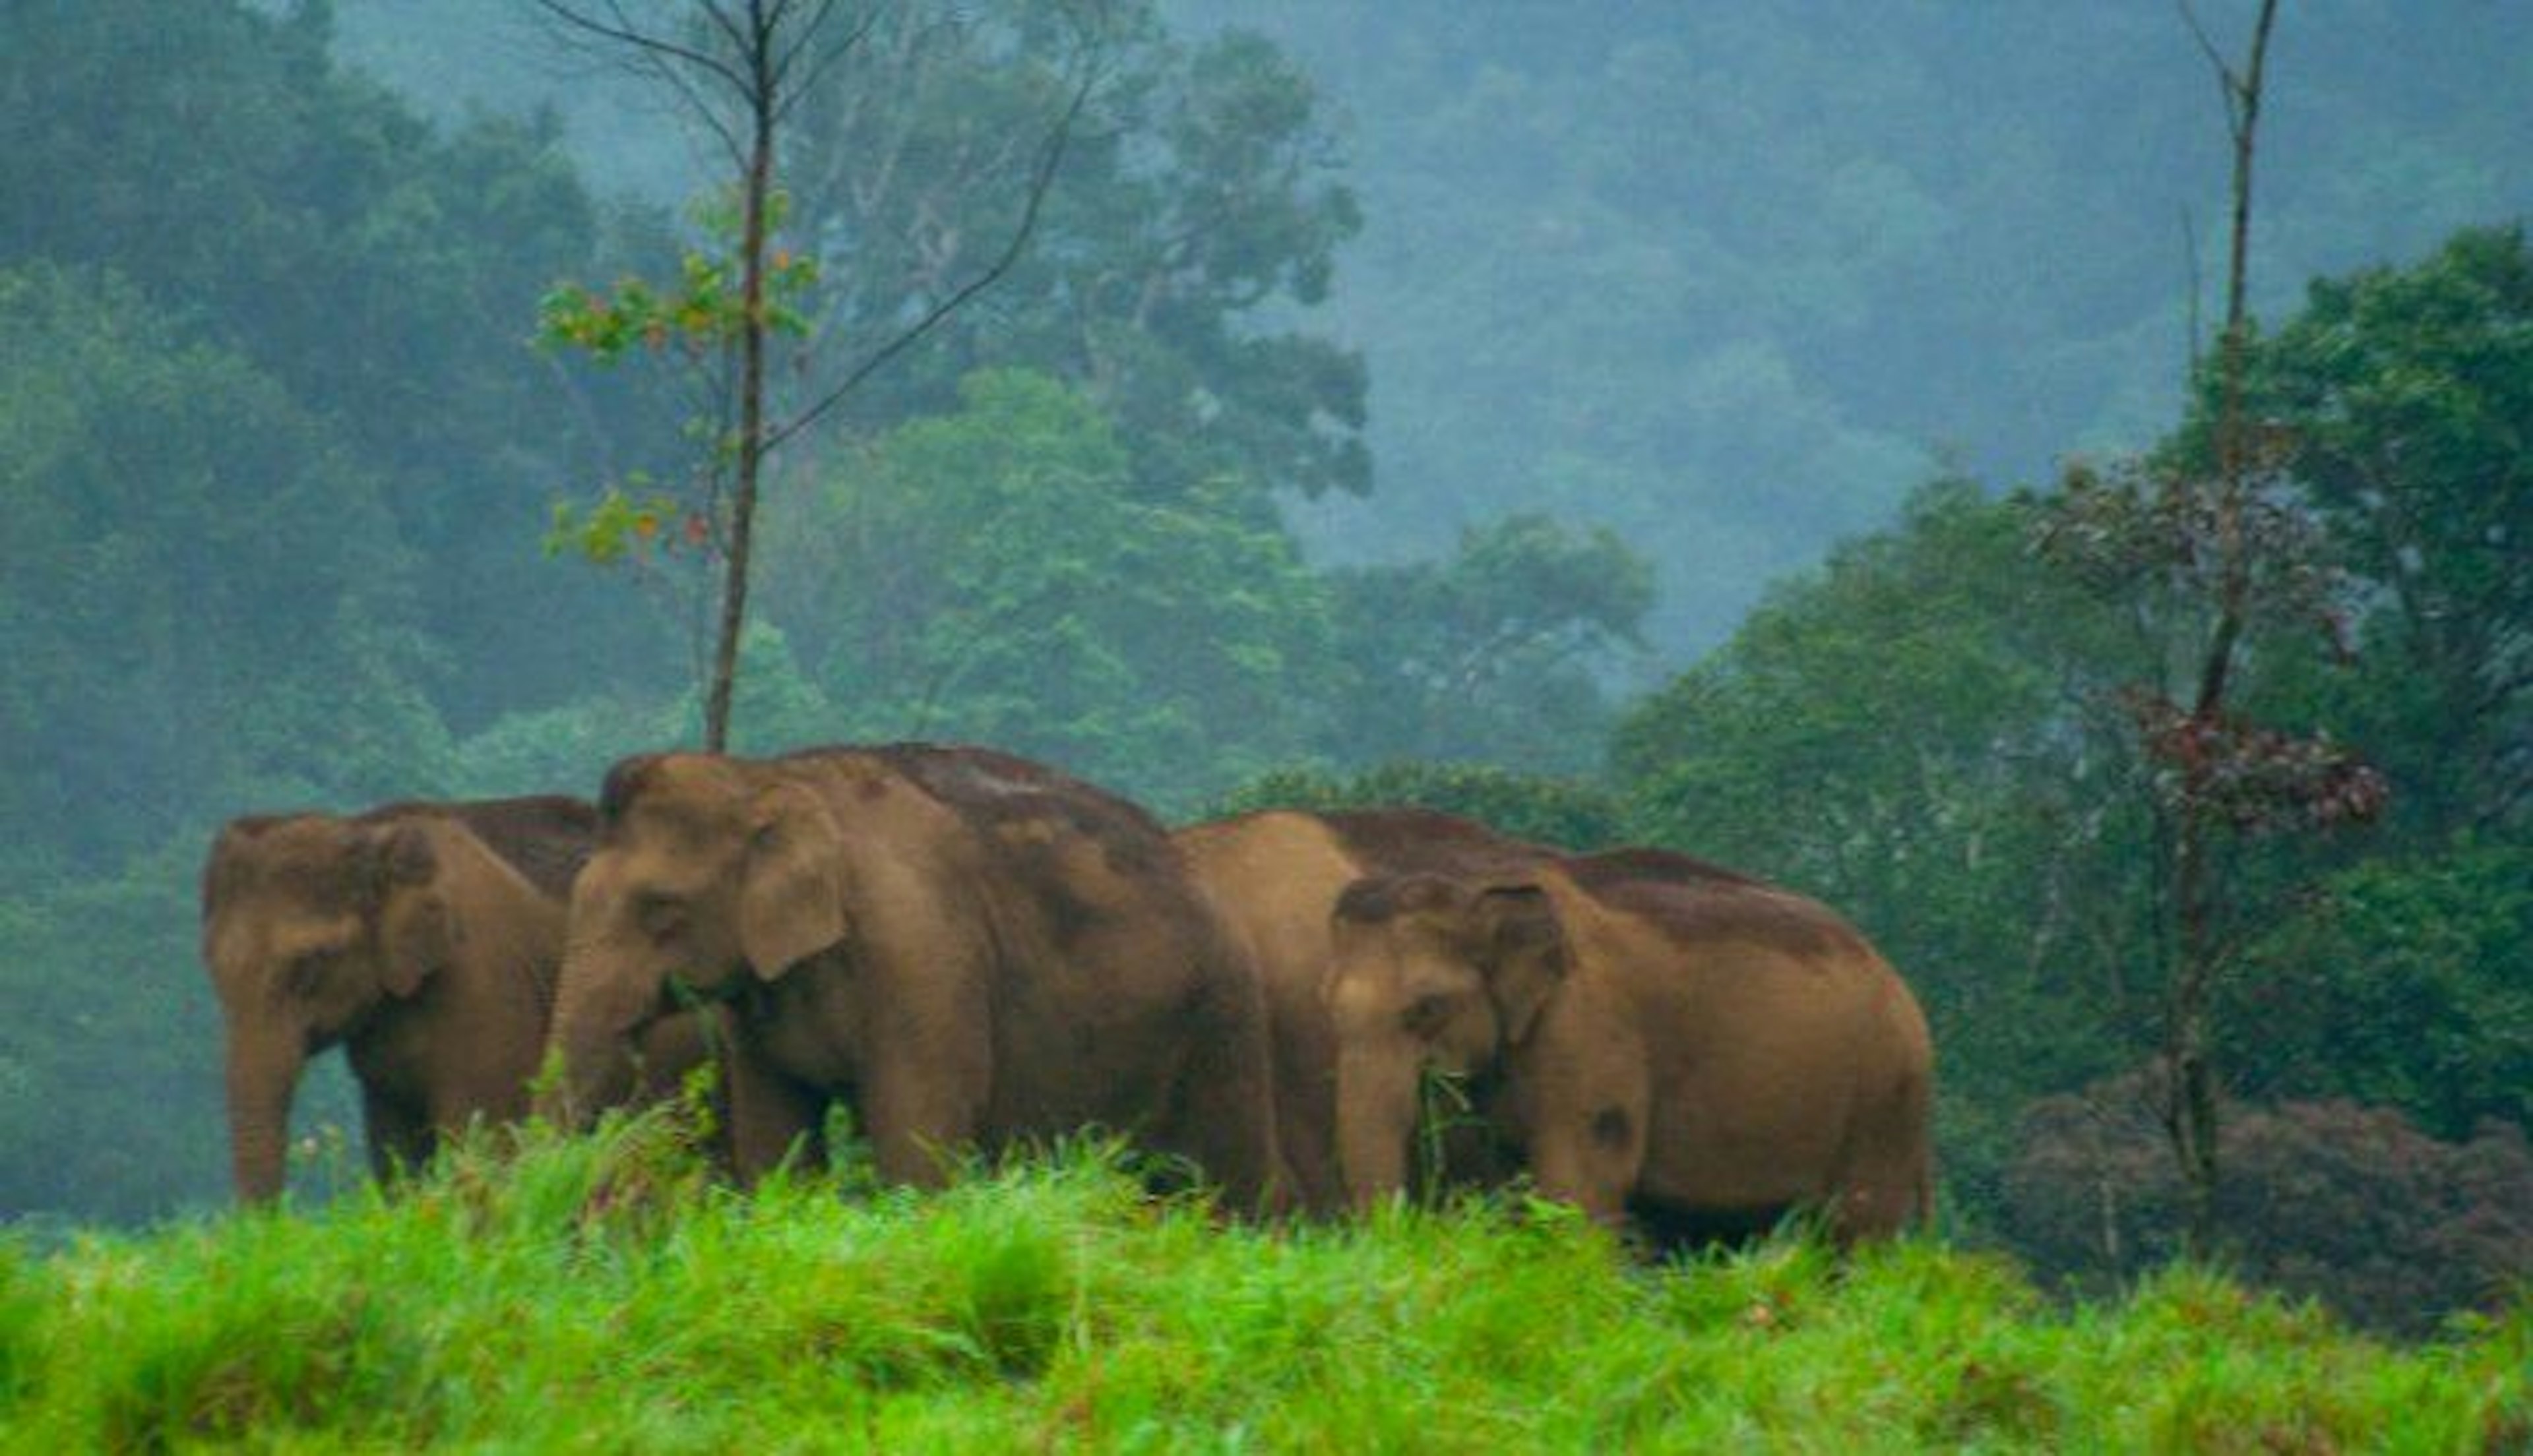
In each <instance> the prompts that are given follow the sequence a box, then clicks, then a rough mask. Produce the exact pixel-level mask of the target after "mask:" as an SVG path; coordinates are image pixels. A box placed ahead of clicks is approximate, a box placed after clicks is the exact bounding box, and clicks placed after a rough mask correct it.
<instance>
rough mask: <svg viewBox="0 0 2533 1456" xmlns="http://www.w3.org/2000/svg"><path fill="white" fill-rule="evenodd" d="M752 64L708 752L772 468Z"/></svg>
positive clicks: (760, 162)
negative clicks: (733, 441) (734, 449)
mask: <svg viewBox="0 0 2533 1456" xmlns="http://www.w3.org/2000/svg"><path fill="white" fill-rule="evenodd" d="M754 50H755V54H754V55H752V56H751V57H750V58H749V59H750V61H751V62H752V64H753V67H754V78H755V81H756V86H755V87H754V94H753V95H752V96H751V97H750V104H751V112H752V115H751V121H752V122H753V127H752V137H751V141H750V144H749V148H748V156H747V184H746V199H745V202H744V204H743V205H744V208H745V214H744V220H743V222H742V224H741V228H740V237H739V268H740V285H739V302H740V310H741V320H740V327H739V371H738V470H737V477H738V478H737V482H736V486H735V488H734V489H733V491H732V493H731V502H730V559H729V560H728V561H727V562H726V563H725V564H724V566H723V574H722V594H721V635H720V638H719V640H718V641H717V642H716V643H715V645H714V650H713V674H712V687H711V690H710V692H709V693H708V694H707V695H706V697H705V700H704V747H705V749H706V750H707V751H709V752H713V753H721V752H724V751H726V750H727V749H728V748H729V746H730V704H731V692H732V688H733V686H734V684H736V681H737V680H738V642H739V635H740V633H741V632H742V630H743V629H744V628H745V627H746V624H747V579H748V572H749V563H750V558H751V556H752V555H753V553H754V550H755V539H756V495H757V483H758V478H759V476H760V475H761V474H762V473H763V470H764V467H765V327H766V320H765V233H766V204H767V201H768V198H767V194H768V193H769V192H771V191H772V188H773V179H774V83H773V78H772V77H771V76H770V75H769V74H768V72H767V67H768V65H769V64H770V62H771V56H770V54H769V47H768V46H767V45H766V44H763V43H760V44H759V45H757V46H756V47H755V48H754Z"/></svg>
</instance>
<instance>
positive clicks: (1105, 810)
mask: <svg viewBox="0 0 2533 1456" xmlns="http://www.w3.org/2000/svg"><path fill="white" fill-rule="evenodd" d="M855 752H856V753H858V754H859V755H861V756H863V757H866V758H868V759H870V760H871V761H873V762H875V763H877V764H879V765H881V766H883V767H884V768H885V769H887V770H888V771H889V772H890V773H893V774H895V775H896V776H898V777H899V778H901V779H904V780H906V781H907V782H908V783H910V784H912V785H913V786H915V787H916V788H918V789H920V790H921V791H922V792H923V793H924V794H925V795H926V796H928V797H930V798H932V799H933V800H935V801H936V802H938V803H940V804H941V805H942V806H943V807H944V808H946V809H948V810H950V812H951V813H953V814H954V815H956V816H958V817H959V818H960V819H961V820H963V821H965V822H966V823H967V824H968V825H969V826H970V827H971V828H972V829H973V830H974V831H976V833H977V834H978V835H979V836H980V838H982V839H983V840H984V841H985V843H986V844H988V845H989V846H992V847H993V848H994V849H997V850H1001V849H1009V848H1015V847H1019V848H1026V847H1028V846H1031V845H1041V844H1068V843H1069V844H1074V845H1077V846H1089V847H1091V848H1094V849H1096V850H1097V851H1098V852H1099V854H1100V855H1101V856H1102V857H1103V858H1104V859H1105V860H1106V861H1107V863H1108V865H1109V866H1110V867H1111V868H1112V869H1113V870H1114V871H1115V872H1116V873H1118V874H1120V875H1140V876H1150V875H1168V874H1171V873H1174V872H1175V870H1176V866H1177V856H1176V855H1175V854H1174V853H1173V852H1172V850H1171V848H1170V843H1169V832H1168V831H1167V830H1165V829H1163V828H1162V827H1161V823H1160V821H1159V820H1157V819H1154V818H1153V817H1152V816H1151V815H1150V814H1149V813H1147V812H1145V811H1144V809H1143V808H1142V807H1141V806H1139V805H1137V804H1135V803H1134V802H1132V801H1131V800H1128V799H1126V798H1124V797H1123V796H1121V795H1118V794H1115V793H1111V792H1110V791H1108V790H1107V789H1105V788H1101V787H1099V786H1097V785H1094V784H1090V783H1089V782H1087V781H1084V780H1081V779H1077V778H1075V777H1073V776H1072V775H1070V774H1067V773H1065V772H1063V771H1062V770H1060V769H1054V768H1050V767H1048V766H1047V765H1045V764H1041V763H1036V762H1033V761H1032V760H1030V759H1026V758H1021V757H1019V756H1018V755H1015V754H1010V753H1004V752H1001V751H1000V750H998V749H992V748H977V747H970V746H965V745H944V744H935V743H889V744H882V745H879V746H875V747H870V748H863V749H858V750H855Z"/></svg>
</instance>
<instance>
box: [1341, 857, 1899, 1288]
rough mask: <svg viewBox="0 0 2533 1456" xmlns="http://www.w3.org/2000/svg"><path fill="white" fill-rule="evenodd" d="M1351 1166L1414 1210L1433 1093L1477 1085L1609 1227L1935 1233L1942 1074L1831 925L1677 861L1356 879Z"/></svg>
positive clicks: (1861, 946)
mask: <svg viewBox="0 0 2533 1456" xmlns="http://www.w3.org/2000/svg"><path fill="white" fill-rule="evenodd" d="M1333 930H1334V938H1335V943H1336V955H1335V968H1334V970H1333V972H1332V974H1331V975H1330V977H1329V980H1328V985H1327V996H1328V1005H1329V1012H1330V1016H1331V1018H1332V1020H1333V1024H1334V1026H1335V1029H1336V1037H1337V1042H1338V1055H1337V1067H1338V1071H1337V1092H1338V1103H1339V1110H1338V1120H1339V1136H1338V1144H1339V1161H1340V1163H1341V1165H1342V1167H1343V1170H1344V1179H1345V1183H1346V1186H1347V1188H1348V1190H1349V1191H1350V1193H1351V1194H1353V1195H1354V1197H1355V1198H1356V1200H1357V1201H1358V1202H1359V1203H1370V1202H1373V1201H1376V1200H1379V1199H1381V1198H1383V1197H1385V1196H1386V1195H1388V1194H1391V1193H1393V1192H1394V1191H1396V1190H1398V1189H1399V1188H1400V1187H1401V1185H1402V1182H1403V1179H1404V1170H1405V1159H1406V1150H1407V1145H1408V1138H1409V1136H1410V1135H1411V1133H1412V1131H1413V1129H1414V1126H1415V1120H1416V1115H1417V1083H1418V1077H1419V1074H1420V1073H1421V1071H1423V1070H1424V1069H1426V1068H1429V1067H1430V1068H1434V1069H1437V1070H1440V1071H1443V1072H1446V1073H1453V1074H1459V1075H1464V1076H1468V1077H1473V1078H1474V1079H1475V1080H1476V1082H1477V1083H1478V1084H1479V1085H1480V1086H1482V1087H1484V1088H1486V1089H1487V1091H1486V1093H1485V1096H1486V1103H1487V1110H1488V1112H1489V1113H1490V1115H1491V1116H1492V1117H1493V1118H1494V1119H1495V1120H1497V1121H1498V1122H1499V1123H1500V1124H1501V1125H1502V1126H1503V1127H1505V1128H1506V1129H1507V1130H1508V1131H1509V1133H1510V1134H1511V1136H1512V1138H1513V1140H1514V1141H1515V1142H1516V1143H1517V1144H1518V1145H1519V1146H1520V1147H1521V1148H1522V1149H1523V1153H1524V1155H1525V1158H1526V1161H1527V1166H1528V1169H1529V1172H1530V1174H1531V1176H1532V1178H1533V1179H1534V1180H1535V1181H1536V1183H1537V1185H1538V1187H1539V1189H1540V1191H1541V1192H1542V1193H1543V1194H1546V1195H1548V1196H1550V1197H1554V1198H1559V1199H1562V1200H1566V1201H1569V1202H1572V1203H1574V1204H1577V1205H1578V1206H1580V1207H1581V1208H1583V1209H1584V1210H1585V1211H1586V1212H1588V1213H1589V1214H1591V1215H1592V1216H1593V1217H1594V1218H1596V1219H1599V1220H1602V1221H1603V1222H1606V1223H1610V1224H1613V1225H1617V1224H1620V1223H1621V1222H1623V1220H1624V1219H1625V1217H1626V1215H1628V1214H1629V1213H1631V1212H1632V1213H1634V1214H1636V1215H1637V1216H1639V1217H1640V1218H1641V1219H1642V1220H1644V1222H1645V1223H1646V1224H1647V1225H1648V1226H1650V1227H1652V1228H1654V1229H1657V1230H1669V1231H1706V1232H1721V1231H1725V1230H1731V1229H1737V1228H1748V1227H1751V1226H1754V1225H1755V1226H1762V1227H1763V1226H1764V1225H1765V1224H1766V1223H1767V1222H1768V1221H1770V1220H1771V1219H1773V1217H1775V1216H1776V1215H1778V1214H1780V1213H1782V1212H1785V1211H1790V1210H1794V1209H1803V1208H1808V1209H1814V1210H1817V1211H1818V1212H1819V1213H1820V1214H1821V1215H1822V1216H1823V1217H1824V1219H1825V1220H1826V1222H1827V1225H1828V1227H1829V1230H1830V1232H1831V1233H1832V1234H1833V1235H1834V1236H1835V1237H1837V1238H1839V1239H1840V1240H1842V1241H1847V1240H1853V1239H1857V1238H1874V1237H1881V1236H1885V1235H1888V1234H1890V1233H1892V1232H1893V1231H1895V1230H1897V1229H1898V1228H1900V1227H1901V1226H1902V1225H1903V1224H1904V1223H1906V1222H1907V1221H1909V1220H1910V1219H1912V1218H1919V1217H1922V1216H1924V1214H1925V1212H1926V1210H1927V1200H1928V1196H1929V1191H1930V1176H1931V1163H1930V1157H1931V1150H1930V1141H1929V1130H1928V1113H1929V1104H1930V1100H1931V1095H1932V1089H1933V1057H1932V1051H1931V1048H1930V1045H1929V1043H1928V1040H1927V1035H1926V1023H1925V1019H1924V1018H1923V1017H1922V1016H1921V1015H1920V1013H1919V1011H1918V1008H1917V1004H1916V1001H1915V999H1914V997H1912V996H1911V995H1910V993H1909V989H1908V987H1907V986H1906V985H1904V984H1903V983H1902V982H1901V980H1900V978H1899V976H1898V975H1897V974H1896V973H1894V972H1893V970H1892V969H1891V967H1890V966H1889V965H1888V964H1886V963H1885V962H1884V961H1883V960H1882V958H1881V957H1880V956H1878V955H1876V954H1875V953H1874V951H1873V949H1872V947H1870V946H1869V945H1867V944H1866V943H1865V942H1864V940H1863V938H1862V937H1861V936H1859V935H1857V934H1856V931H1855V930H1854V929H1852V928H1851V927H1849V926H1848V925H1847V923H1846V922H1845V921H1843V920H1841V919H1840V918H1839V917H1838V916H1837V915H1835V914H1833V913H1832V912H1831V911H1830V910H1828V909H1827V908H1826V907H1824V906H1822V905H1820V904H1818V903H1814V902H1812V901H1809V900H1806V899H1804V898H1802V897H1800V896H1797V895H1794V894H1792V893H1790V892H1787V891H1783V890H1779V889H1776V888H1773V887H1770V886H1767V885H1763V884H1759V883H1757V882H1755V881H1752V880H1748V879H1744V878H1742V877H1740V876H1738V875H1735V874H1732V873H1730V872H1728V871H1724V870H1719V869H1717V868H1715V867H1714V866H1711V865H1707V864H1704V863H1702V862H1700V861H1697V860H1694V859H1690V858H1687V857H1686V856H1682V855H1677V854H1670V853H1665V852H1662V851H1658V850H1645V849H1633V850H1621V851H1616V852H1613V853H1610V854H1604V855H1597V856H1589V857H1584V858H1578V859H1566V860H1561V861H1557V862H1554V863H1549V864H1542V865H1539V866H1537V867H1535V868H1534V869H1533V870H1531V871H1530V872H1528V873H1525V874H1522V875H1518V876H1501V875H1498V876H1454V875H1405V876H1383V877H1374V878H1369V879H1365V880H1360V881H1357V882H1356V883H1355V884H1353V885H1351V886H1349V887H1348V888H1347V889H1346V891H1345V892H1344V893H1343V894H1342V895H1341V896H1340V897H1339V899H1338V902H1337V906H1336V912H1335V915H1334V920H1333Z"/></svg>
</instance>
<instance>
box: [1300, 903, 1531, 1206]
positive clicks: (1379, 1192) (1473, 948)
mask: <svg viewBox="0 0 2533 1456" xmlns="http://www.w3.org/2000/svg"><path fill="white" fill-rule="evenodd" d="M1330 929H1331V932H1332V939H1333V943H1334V956H1333V960H1332V961H1331V963H1330V965H1329V967H1328V975H1327V980H1326V982H1325V985H1324V986H1323V988H1322V990H1323V994H1324V995H1325V998H1326V1001H1327V1006H1328V1014H1329V1019H1330V1020H1331V1022H1332V1024H1333V1026H1334V1028H1335V1032H1336V1045H1337V1150H1338V1159H1339V1162H1340V1164H1341V1166H1342V1167H1343V1170H1344V1175H1345V1184H1346V1189H1347V1191H1348V1193H1349V1194H1351V1195H1352V1196H1353V1198H1354V1201H1355V1203H1356V1204H1357V1205H1358V1206H1369V1205H1370V1204H1373V1203H1376V1202H1378V1201H1380V1200H1381V1199H1382V1198H1384V1197H1386V1196H1388V1195H1389V1194H1392V1193H1395V1192H1398V1191H1399V1190H1401V1189H1403V1188H1405V1186H1406V1183H1407V1166H1408V1147H1409V1141H1410V1139H1411V1138H1412V1137H1413V1136H1414V1135H1415V1132H1416V1121H1417V1114H1418V1111H1419V1104H1420V1101H1421V1097H1420V1092H1421V1084H1422V1079H1423V1077H1424V1074H1425V1073H1426V1072H1427V1071H1429V1070H1431V1071H1435V1072H1441V1073H1446V1074H1450V1075H1454V1076H1471V1075H1477V1074H1482V1073H1485V1072H1488V1071H1490V1070H1493V1069H1494V1068H1495V1067H1496V1066H1497V1065H1498V1063H1499V1062H1500V1061H1501V1059H1502V1057H1503V1056H1504V1054H1505V1053H1506V1051H1507V1050H1508V1049H1510V1048H1512V1047H1515V1046H1518V1045H1520V1044H1521V1043H1522V1042H1523V1041H1524V1040H1526V1039H1527V1038H1528V1037H1529V1036H1530V1034H1531V1031H1532V1029H1533V1028H1534V1027H1535V1026H1536V1025H1537V1024H1538V1022H1539V1019H1540V1016H1541V1013H1542V1012H1543V1011H1544V1010H1545V1009H1546V1008H1547V1006H1548V1003H1549V999H1550V998H1551V997H1552V996H1554V995H1555V994H1556V992H1557V989H1558V987H1559V985H1560V984H1561V982H1562V981H1563V979H1564V976H1565V971H1566V960H1567V957H1566V945H1565V935H1564V931H1563V929H1562V927H1561V924H1560V923H1559V920H1558V916H1557V910H1556V906H1555V905H1554V903H1552V902H1551V901H1550V899H1549V897H1548V893H1547V892H1546V891H1545V890H1543V889H1541V888H1540V887H1539V886H1538V885H1536V884H1531V883H1511V884H1494V883H1471V882H1464V881H1460V880H1454V879H1449V878H1445V877H1443V876H1438V875H1400V876H1376V877H1373V878H1370V879H1363V880H1357V881H1356V882H1354V883H1353V884H1352V885H1350V886H1348V887H1346V890H1345V892H1344V893H1343V894H1342V895H1341V896H1339V897H1338V899H1337V903H1336V905H1335V908H1334V910H1333V912H1332V915H1331V926H1330Z"/></svg>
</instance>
